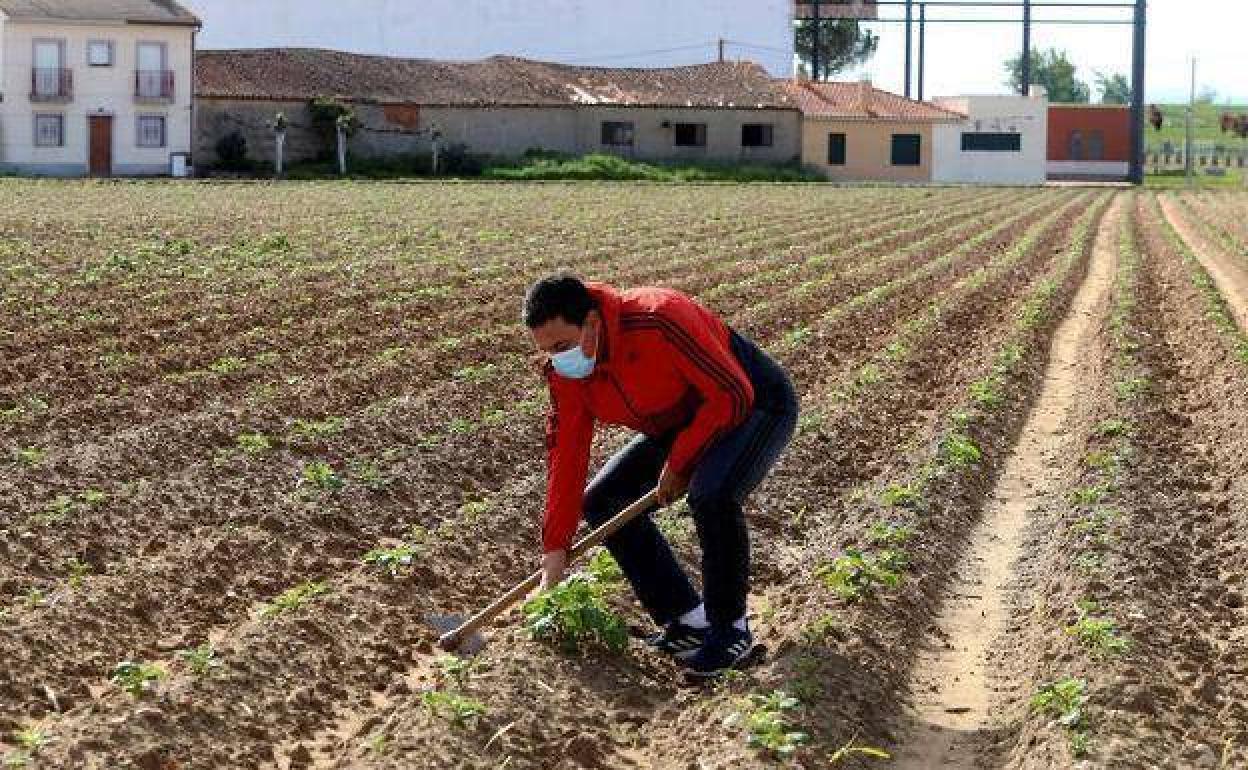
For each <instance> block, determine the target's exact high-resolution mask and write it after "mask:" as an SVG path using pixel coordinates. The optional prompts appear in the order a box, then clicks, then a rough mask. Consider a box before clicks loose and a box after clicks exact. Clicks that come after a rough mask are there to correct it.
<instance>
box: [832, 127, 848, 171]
mask: <svg viewBox="0 0 1248 770" xmlns="http://www.w3.org/2000/svg"><path fill="white" fill-rule="evenodd" d="M828 165H829V166H844V165H845V135H844V134H828Z"/></svg>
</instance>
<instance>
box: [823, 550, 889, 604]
mask: <svg viewBox="0 0 1248 770" xmlns="http://www.w3.org/2000/svg"><path fill="white" fill-rule="evenodd" d="M906 563H907V559H906V555H905V553H904V552H903V551H900V550H897V549H885V550H882V551H878V552H875V553H863V552H862V551H860V550H858V549H855V548H849V549H846V551H845V553H844V554H842V555H841V556H838V557H837V558H836V560H835V561H833V562H832V563H831V564H823V565H821V566H820V567H819V568H818V569H816V570H815V577H817V578H819V580H821V581H823V584H824V585H826V586H827V587H828V588H831V589H832V590H833V591H834V592H836V595H837V596H839V597H841V598H842V599H845V600H847V601H851V602H856V601H861V600H862V599H866V598H870V597H871V596H873V595H875V593H876V592H877V591H878V590H879V589H880V588H896V587H897V586H899V585H901V570H903V569H905V566H906Z"/></svg>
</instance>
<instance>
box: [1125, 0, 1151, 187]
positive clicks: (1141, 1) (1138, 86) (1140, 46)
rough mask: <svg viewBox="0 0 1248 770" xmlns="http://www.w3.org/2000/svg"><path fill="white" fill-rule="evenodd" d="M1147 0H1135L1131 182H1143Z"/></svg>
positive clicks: (1132, 62)
mask: <svg viewBox="0 0 1248 770" xmlns="http://www.w3.org/2000/svg"><path fill="white" fill-rule="evenodd" d="M1147 18H1148V0H1135V44H1134V45H1133V46H1132V48H1131V163H1130V165H1129V166H1128V177H1129V178H1130V180H1131V183H1132V184H1144V41H1145V39H1146V36H1145V34H1144V32H1145V29H1144V28H1145V21H1146V19H1147Z"/></svg>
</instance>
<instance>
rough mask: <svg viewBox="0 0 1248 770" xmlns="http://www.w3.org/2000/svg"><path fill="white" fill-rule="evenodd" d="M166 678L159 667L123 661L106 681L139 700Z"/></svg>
mask: <svg viewBox="0 0 1248 770" xmlns="http://www.w3.org/2000/svg"><path fill="white" fill-rule="evenodd" d="M166 676H168V673H167V672H166V671H165V670H164V669H163V668H161V667H160V666H156V665H153V664H151V663H138V662H135V661H131V660H125V661H122V662H121V663H118V664H117V665H116V666H114V667H113V670H112V672H111V673H110V674H109V675H108V679H109V681H110V682H112V683H113V684H115V685H117V686H118V687H120V688H121V689H123V690H125V691H126V692H128V693H130V695H131V696H132V697H135V698H140V697H142V696H143V694H144V693H146V692H148V691H149V690H151V689H152V688H153V687H155V685H156V682H159V681H160V680H161V679H164V678H165V677H166Z"/></svg>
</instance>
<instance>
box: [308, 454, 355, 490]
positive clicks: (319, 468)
mask: <svg viewBox="0 0 1248 770" xmlns="http://www.w3.org/2000/svg"><path fill="white" fill-rule="evenodd" d="M303 480H304V481H305V482H307V483H309V484H311V485H313V486H314V487H316V488H317V489H321V490H324V491H326V492H333V491H336V490H339V489H342V488H343V487H344V486H346V482H345V481H343V480H342V477H341V476H339V475H338V474H337V473H336V472H335V471H334V469H333V467H331V466H330V464H329V463H327V462H324V461H323V460H318V461H317V462H312V463H308V464H307V465H305V466H303Z"/></svg>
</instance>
